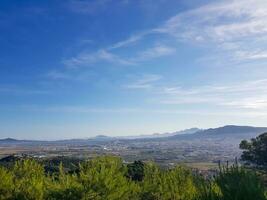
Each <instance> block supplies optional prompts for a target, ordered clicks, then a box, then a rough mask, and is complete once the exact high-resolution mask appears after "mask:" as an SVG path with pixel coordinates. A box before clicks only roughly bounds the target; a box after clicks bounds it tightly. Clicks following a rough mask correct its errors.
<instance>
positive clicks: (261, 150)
mask: <svg viewBox="0 0 267 200" xmlns="http://www.w3.org/2000/svg"><path fill="white" fill-rule="evenodd" d="M239 147H240V149H242V150H243V153H242V155H241V159H242V160H243V161H245V162H246V164H249V165H254V166H256V167H259V168H262V169H265V170H267V133H263V134H261V135H259V136H258V137H256V138H253V139H251V140H250V141H247V140H243V141H242V142H241V143H240V145H239Z"/></svg>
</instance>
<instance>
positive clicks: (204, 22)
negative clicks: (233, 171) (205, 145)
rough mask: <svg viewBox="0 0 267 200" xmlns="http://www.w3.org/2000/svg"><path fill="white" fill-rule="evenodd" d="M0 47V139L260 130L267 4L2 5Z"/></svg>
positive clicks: (247, 0)
mask: <svg viewBox="0 0 267 200" xmlns="http://www.w3.org/2000/svg"><path fill="white" fill-rule="evenodd" d="M0 44H1V45H0V127H1V128H0V138H6V137H12V138H18V139H64V138H85V137H92V136H95V135H99V134H104V135H109V136H126V135H140V134H152V133H155V132H156V133H164V132H174V131H178V130H182V129H186V128H191V127H199V128H209V127H218V126H223V125H226V124H237V125H252V126H266V121H267V87H266V85H267V1H266V0H221V1H211V0H197V1H196V0H180V1H176V0H168V1H167V0H157V1H152V0H146V1H141V0H136V1H135V0H101V1H100V0H99V1H98V0H66V1H63V0H62V1H60V0H59V1H54V0H47V1H34V0H25V1H20V0H11V1H7V0H4V1H1V2H0Z"/></svg>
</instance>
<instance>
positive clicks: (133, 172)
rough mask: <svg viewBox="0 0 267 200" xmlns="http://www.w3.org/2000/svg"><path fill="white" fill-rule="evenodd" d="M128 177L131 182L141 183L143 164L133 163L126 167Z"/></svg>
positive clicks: (140, 162)
mask: <svg viewBox="0 0 267 200" xmlns="http://www.w3.org/2000/svg"><path fill="white" fill-rule="evenodd" d="M127 168H128V175H127V177H129V178H130V179H131V180H133V181H142V180H143V178H144V163H143V162H142V161H134V162H133V163H130V164H128V165H127Z"/></svg>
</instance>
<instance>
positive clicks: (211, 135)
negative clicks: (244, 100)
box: [169, 125, 267, 141]
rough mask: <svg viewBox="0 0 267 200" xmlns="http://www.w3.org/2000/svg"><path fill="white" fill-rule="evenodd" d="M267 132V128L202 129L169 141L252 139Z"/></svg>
mask: <svg viewBox="0 0 267 200" xmlns="http://www.w3.org/2000/svg"><path fill="white" fill-rule="evenodd" d="M264 132H267V127H252V126H236V125H227V126H223V127H219V128H210V129H202V130H199V131H197V132H195V133H193V134H182V135H180V134H177V135H174V136H171V137H169V139H187V140H188V139H226V138H227V139H233V140H234V139H236V140H238V141H240V140H243V139H250V138H253V137H256V136H258V135H260V134H261V133H264Z"/></svg>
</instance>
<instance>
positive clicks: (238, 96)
mask: <svg viewBox="0 0 267 200" xmlns="http://www.w3.org/2000/svg"><path fill="white" fill-rule="evenodd" d="M266 84H267V79H261V80H254V81H248V82H241V83H232V84H231V85H207V86H199V87H194V88H182V87H165V88H161V90H162V94H165V95H164V98H163V99H162V100H161V103H163V104H206V105H217V106H227V107H232V108H244V109H266V108H267V101H266V99H267V88H266Z"/></svg>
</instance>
